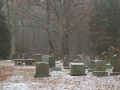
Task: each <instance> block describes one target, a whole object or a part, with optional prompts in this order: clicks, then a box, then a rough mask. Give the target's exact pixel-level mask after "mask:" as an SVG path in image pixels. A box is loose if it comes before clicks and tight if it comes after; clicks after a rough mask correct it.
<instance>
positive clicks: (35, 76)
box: [34, 75, 51, 78]
mask: <svg viewBox="0 0 120 90" xmlns="http://www.w3.org/2000/svg"><path fill="white" fill-rule="evenodd" d="M37 77H51V75H34V78H37Z"/></svg>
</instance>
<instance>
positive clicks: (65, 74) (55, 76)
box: [0, 64, 120, 90]
mask: <svg viewBox="0 0 120 90" xmlns="http://www.w3.org/2000/svg"><path fill="white" fill-rule="evenodd" d="M61 65H62V64H60V66H61ZM9 67H10V66H8V67H4V70H5V71H4V72H2V71H1V72H2V73H3V74H6V73H9V71H10V70H12V71H10V72H12V74H11V75H10V76H9V77H7V78H6V79H4V80H2V81H0V90H120V75H118V76H103V77H102V76H99V77H96V76H93V75H92V73H91V72H88V71H87V70H86V73H87V75H86V76H70V75H69V73H70V70H69V69H63V68H62V71H53V72H51V73H50V75H51V77H44V78H43V77H41V78H34V77H33V76H34V74H35V66H12V67H11V68H14V69H7V68H9ZM61 67H62V66H61ZM0 68H1V67H0ZM2 69H3V68H2ZM0 70H1V69H0ZM108 72H109V73H110V72H111V70H108ZM0 78H2V77H0Z"/></svg>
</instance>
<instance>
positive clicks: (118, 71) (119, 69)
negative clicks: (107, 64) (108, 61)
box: [111, 54, 120, 75]
mask: <svg viewBox="0 0 120 90" xmlns="http://www.w3.org/2000/svg"><path fill="white" fill-rule="evenodd" d="M111 75H120V54H118V55H116V56H115V57H114V61H113V70H112V73H111Z"/></svg>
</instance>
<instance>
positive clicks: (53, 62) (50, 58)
mask: <svg viewBox="0 0 120 90" xmlns="http://www.w3.org/2000/svg"><path fill="white" fill-rule="evenodd" d="M55 64H56V63H55V57H53V56H50V57H49V68H51V67H55V66H56V65H55Z"/></svg>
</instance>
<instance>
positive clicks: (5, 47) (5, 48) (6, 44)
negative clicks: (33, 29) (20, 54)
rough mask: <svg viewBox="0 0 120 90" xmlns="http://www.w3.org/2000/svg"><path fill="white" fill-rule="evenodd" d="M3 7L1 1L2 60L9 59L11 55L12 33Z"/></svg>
mask: <svg viewBox="0 0 120 90" xmlns="http://www.w3.org/2000/svg"><path fill="white" fill-rule="evenodd" d="M2 7H3V1H2V0H0V59H7V58H8V57H9V54H10V33H9V30H8V28H7V24H6V18H5V14H4V12H3V11H2V10H1V9H2Z"/></svg>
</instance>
